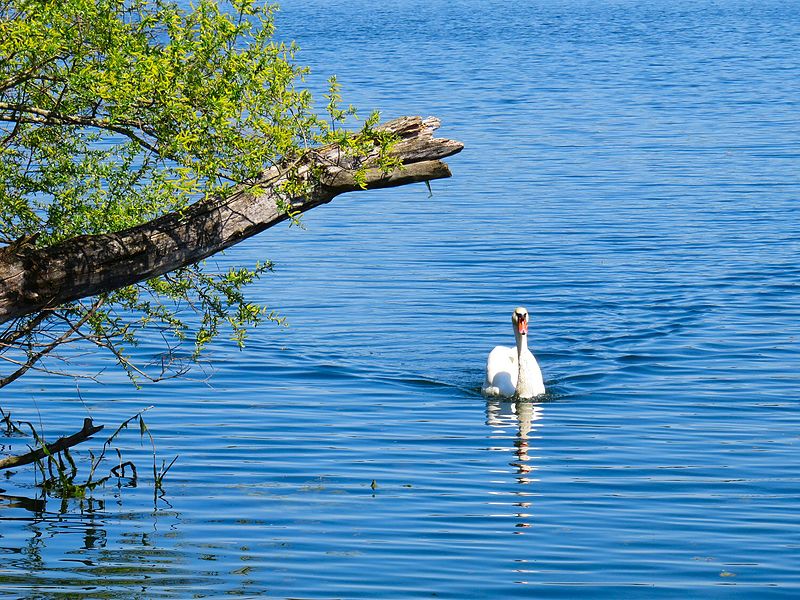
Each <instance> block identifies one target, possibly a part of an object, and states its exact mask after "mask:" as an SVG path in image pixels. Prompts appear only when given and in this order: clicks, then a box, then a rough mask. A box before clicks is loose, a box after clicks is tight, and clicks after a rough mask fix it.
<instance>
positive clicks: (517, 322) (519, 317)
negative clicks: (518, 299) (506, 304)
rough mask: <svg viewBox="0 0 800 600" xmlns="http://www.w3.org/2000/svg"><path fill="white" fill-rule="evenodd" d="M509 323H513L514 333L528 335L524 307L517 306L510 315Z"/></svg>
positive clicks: (526, 316) (526, 313)
mask: <svg viewBox="0 0 800 600" xmlns="http://www.w3.org/2000/svg"><path fill="white" fill-rule="evenodd" d="M511 322H512V323H514V333H518V334H519V335H527V334H528V311H527V309H526V308H525V307H524V306H518V307H517V308H515V309H514V312H513V313H511Z"/></svg>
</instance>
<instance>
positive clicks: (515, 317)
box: [481, 306, 544, 398]
mask: <svg viewBox="0 0 800 600" xmlns="http://www.w3.org/2000/svg"><path fill="white" fill-rule="evenodd" d="M511 322H512V323H513V324H514V337H515V338H516V339H517V347H516V348H507V347H505V346H496V347H495V348H494V350H492V351H491V352H490V353H489V358H488V360H487V361H486V380H485V381H484V382H483V387H482V388H481V392H482V393H483V394H484V395H485V396H507V397H509V398H511V397H516V398H533V397H534V396H540V395H542V394H544V381H543V380H542V371H541V369H539V363H537V362H536V359H535V358H534V356H533V354H531V351H530V350H528V311H527V310H525V308H524V307H522V306H518V307H517V308H515V309H514V312H513V313H512V314H511Z"/></svg>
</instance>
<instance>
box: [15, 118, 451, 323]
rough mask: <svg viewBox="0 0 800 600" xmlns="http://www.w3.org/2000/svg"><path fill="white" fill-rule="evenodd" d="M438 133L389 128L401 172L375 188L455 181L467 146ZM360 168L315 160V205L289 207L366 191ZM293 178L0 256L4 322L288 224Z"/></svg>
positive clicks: (432, 122)
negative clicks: (285, 206)
mask: <svg viewBox="0 0 800 600" xmlns="http://www.w3.org/2000/svg"><path fill="white" fill-rule="evenodd" d="M438 127H439V121H438V119H435V118H433V117H429V118H427V119H422V118H421V117H403V118H400V119H396V120H394V121H390V122H388V123H386V124H384V125H383V126H382V129H385V130H388V131H391V132H393V133H395V134H396V135H398V136H399V138H400V141H399V142H398V143H397V144H396V145H395V147H394V148H393V155H394V156H396V157H397V158H399V159H400V161H401V162H402V164H403V167H402V168H399V169H397V170H395V171H393V172H391V173H383V172H382V171H381V170H379V169H376V168H370V169H368V170H367V174H366V182H367V188H371V189H374V188H384V187H393V186H399V185H404V184H407V183H414V182H419V181H429V180H432V179H440V178H444V177H449V176H450V170H449V169H448V167H447V165H446V164H445V163H443V162H441V160H440V159H442V158H445V157H447V156H450V155H452V154H455V153H457V152H459V151H461V149H462V148H463V144H461V143H460V142H456V141H453V140H447V139H437V138H434V137H433V132H434V130H435V129H437V128H438ZM377 153H378V151H377V149H375V150H374V151H373V152H372V153H371V154H370V155H368V156H360V157H357V160H358V161H359V162H360V164H365V165H367V166H368V165H369V164H370V162H371V161H373V162H374V160H375V158H376V156H377ZM355 162H356V159H353V158H352V157H347V156H346V155H345V154H344V153H343V152H342V151H341V150H340V149H339V148H338V147H337V146H327V147H324V148H320V149H318V150H316V151H315V152H313V153H310V154H309V155H308V156H307V157H306V158H305V159H303V161H302V162H301V163H300V164H299V165H294V167H295V168H296V169H297V171H298V172H299V173H300V175H301V176H306V177H310V173H311V171H312V170H314V171H315V172H316V171H319V172H320V173H321V177H320V182H319V184H318V185H316V186H315V188H314V192H313V193H312V194H311V197H310V198H304V199H299V198H295V199H291V205H292V208H293V209H294V210H296V211H299V212H305V211H308V210H310V209H312V208H314V207H316V206H319V205H321V204H325V203H327V202H330V201H331V200H332V199H333V198H334V197H335V196H337V195H339V194H342V193H344V192H349V191H355V190H358V189H360V188H359V186H358V185H357V184H356V182H355V180H354V177H353V167H354V165H355ZM286 176H287V175H286V171H285V167H284V168H283V169H281V168H273V169H271V170H269V171H267V172H266V173H264V175H263V177H262V178H261V179H260V180H259V181H258V182H257V184H256V186H254V187H248V188H242V189H239V190H237V191H236V192H235V193H233V194H232V195H230V196H228V197H226V198H222V199H210V200H207V201H202V202H198V203H196V204H194V205H192V206H191V207H190V208H189V209H188V210H186V211H184V212H183V213H170V214H167V215H164V216H162V217H160V218H158V219H155V220H153V221H150V222H148V223H145V224H143V225H140V226H138V227H133V228H131V229H127V230H124V231H119V232H117V233H111V234H105V235H93V236H80V237H76V238H72V239H69V240H67V241H64V242H62V243H60V244H57V245H55V246H50V247H47V248H34V247H33V245H32V244H30V243H27V244H26V243H25V242H24V241H23V242H22V243H18V244H14V245H13V246H8V247H6V248H3V249H0V323H3V322H5V321H8V320H10V319H13V318H17V317H21V316H25V315H29V314H33V313H35V312H37V311H40V310H42V309H45V308H49V307H54V306H58V305H60V304H64V303H65V302H70V301H73V300H78V299H80V298H86V297H89V296H94V295H96V294H99V293H102V292H107V291H110V290H114V289H117V288H120V287H123V286H126V285H130V284H133V283H137V282H140V281H143V280H145V279H149V278H151V277H155V276H158V275H162V274H164V273H168V272H169V271H173V270H175V269H177V268H180V267H183V266H186V265H189V264H192V263H195V262H197V261H199V260H202V259H204V258H206V257H208V256H211V255H212V254H215V253H217V252H219V251H220V250H224V249H225V248H228V247H230V246H232V245H234V244H236V243H238V242H240V241H242V240H244V239H247V238H249V237H251V236H253V235H255V234H257V233H260V232H261V231H263V230H265V229H267V228H268V227H272V226H273V225H275V224H277V223H280V222H281V221H284V220H286V219H287V218H288V215H287V214H286V213H285V211H283V210H281V209H280V208H279V206H280V202H279V196H278V193H277V191H276V190H277V188H278V186H279V185H280V184H281V183H282V182H283V181H285V180H286Z"/></svg>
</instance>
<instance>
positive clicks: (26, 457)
mask: <svg viewBox="0 0 800 600" xmlns="http://www.w3.org/2000/svg"><path fill="white" fill-rule="evenodd" d="M102 429H103V425H93V424H92V420H91V419H89V418H87V419H84V420H83V429H81V430H80V431H78V432H77V433H73V434H72V435H70V436H67V437H61V438H58V439H57V440H56V441H55V442H53V443H52V444H45V445H44V447H42V448H37V449H36V450H31V451H30V452H28V453H26V454H22V455H20V456H9V457H8V458H4V459H2V460H0V470H2V469H11V468H14V467H19V466H22V465H29V464H31V463H34V462H36V461H37V460H42V459H43V458H45V457H47V456H52V455H54V454H58V453H59V452H63V451H64V450H67V449H69V448H72V447H73V446H77V445H78V444H80V443H81V442H85V441H86V440H88V439H89V438H90V437H92V436H93V435H94V434H95V433H97V432H98V431H101V430H102Z"/></svg>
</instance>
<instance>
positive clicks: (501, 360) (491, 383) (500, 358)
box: [481, 346, 519, 398]
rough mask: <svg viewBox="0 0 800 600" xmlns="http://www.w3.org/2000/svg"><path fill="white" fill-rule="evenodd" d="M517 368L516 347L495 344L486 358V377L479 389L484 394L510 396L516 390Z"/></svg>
mask: <svg viewBox="0 0 800 600" xmlns="http://www.w3.org/2000/svg"><path fill="white" fill-rule="evenodd" d="M518 370H519V369H518V366H517V351H516V349H515V348H507V347H506V346H495V347H494V349H493V350H492V351H491V352H490V353H489V358H488V359H487V360H486V379H485V381H484V382H483V387H482V388H481V391H482V392H483V393H484V394H485V395H486V396H506V397H509V398H510V397H511V396H513V395H514V392H515V391H516V387H517V371H518Z"/></svg>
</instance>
